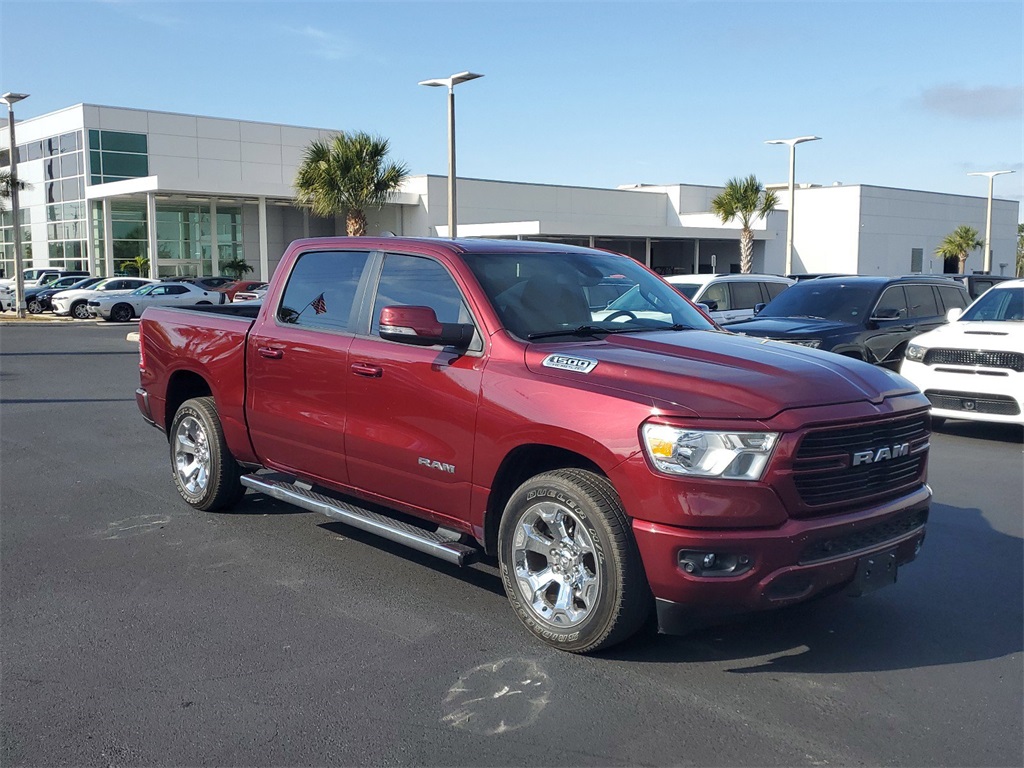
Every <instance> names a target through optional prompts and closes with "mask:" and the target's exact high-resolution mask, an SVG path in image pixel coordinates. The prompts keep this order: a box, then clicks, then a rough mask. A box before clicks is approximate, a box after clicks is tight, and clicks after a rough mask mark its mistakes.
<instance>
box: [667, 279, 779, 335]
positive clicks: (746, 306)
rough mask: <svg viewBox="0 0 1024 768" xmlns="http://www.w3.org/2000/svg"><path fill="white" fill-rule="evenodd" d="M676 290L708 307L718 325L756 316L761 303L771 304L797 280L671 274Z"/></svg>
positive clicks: (695, 302)
mask: <svg viewBox="0 0 1024 768" xmlns="http://www.w3.org/2000/svg"><path fill="white" fill-rule="evenodd" d="M665 279H666V280H667V281H668V282H669V283H671V285H672V287H673V288H675V289H676V290H677V291H679V292H680V293H681V294H683V295H684V296H685V297H686V298H688V299H689V300H690V301H692V302H693V303H694V304H704V305H705V306H706V307H707V308H708V309H709V310H710V314H711V317H712V318H713V319H714V321H715V322H716V323H732V322H735V321H736V320H746V319H747V318H750V317H753V316H754V312H755V308H756V307H757V305H758V304H767V303H768V302H769V301H771V300H772V299H774V298H775V297H776V296H778V295H779V294H780V293H782V292H783V291H784V290H786V289H787V288H789V286H791V285H793V284H794V283H795V282H796V280H791V279H789V278H788V277H781V276H780V275H743V274H729V275H669V276H668V277H666V278H665Z"/></svg>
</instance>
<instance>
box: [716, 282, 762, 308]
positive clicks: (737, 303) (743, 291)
mask: <svg viewBox="0 0 1024 768" xmlns="http://www.w3.org/2000/svg"><path fill="white" fill-rule="evenodd" d="M730 288H731V290H732V307H731V309H753V308H754V307H755V306H756V305H758V304H760V303H762V302H763V301H764V297H763V296H762V295H761V283H759V282H756V281H754V280H750V281H742V282H735V283H730ZM719 309H721V307H719Z"/></svg>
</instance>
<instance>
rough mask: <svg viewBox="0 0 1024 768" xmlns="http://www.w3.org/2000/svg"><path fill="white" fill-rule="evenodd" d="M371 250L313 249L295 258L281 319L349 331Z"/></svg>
mask: <svg viewBox="0 0 1024 768" xmlns="http://www.w3.org/2000/svg"><path fill="white" fill-rule="evenodd" d="M369 258H370V254H369V252H367V251H311V252H309V253H303V254H302V255H301V256H299V258H298V260H297V261H296V262H295V267H294V268H293V269H292V273H291V275H289V276H288V284H287V285H285V288H284V294H283V295H282V297H281V304H280V306H279V307H278V309H277V320H278V322H280V323H288V324H289V325H300V326H304V327H308V328H322V329H325V330H331V331H348V330H350V329H351V328H352V318H353V314H354V312H353V305H354V303H355V298H356V291H357V290H358V288H359V281H360V279H361V277H362V274H363V269H364V268H365V267H366V263H367V261H368V260H369Z"/></svg>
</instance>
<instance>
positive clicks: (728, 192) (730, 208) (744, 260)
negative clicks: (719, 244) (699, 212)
mask: <svg viewBox="0 0 1024 768" xmlns="http://www.w3.org/2000/svg"><path fill="white" fill-rule="evenodd" d="M778 204H779V197H778V195H776V194H775V193H774V192H773V191H771V190H766V189H765V188H764V186H762V184H761V182H760V181H758V180H757V177H756V176H754V175H750V176H747V178H745V179H729V181H728V183H726V185H725V190H724V191H723V192H722V194H720V195H718V197H716V198H715V199H714V200H712V201H711V211H712V212H713V213H715V214H716V215H717V216H718V218H720V219H721V220H722V223H723V224H728V223H729V222H730V221H732V220H733V219H735V218H739V220H740V225H741V227H742V228H741V229H740V271H741V272H743V273H744V274H749V272H750V270H751V269H752V268H753V266H754V233H753V231H752V230H751V229H750V222H751V220H752V219H753V218H754V217H755V216H756V217H757V218H764V217H765V216H767V215H768V214H769V213H771V212H772V211H774V210H775V208H776V207H777V206H778Z"/></svg>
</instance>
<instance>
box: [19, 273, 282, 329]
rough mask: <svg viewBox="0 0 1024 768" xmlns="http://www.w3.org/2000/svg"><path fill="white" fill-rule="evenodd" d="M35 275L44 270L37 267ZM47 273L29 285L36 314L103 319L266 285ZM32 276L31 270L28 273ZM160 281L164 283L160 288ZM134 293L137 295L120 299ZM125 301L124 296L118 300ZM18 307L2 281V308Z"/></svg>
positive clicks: (219, 298) (225, 298) (225, 297)
mask: <svg viewBox="0 0 1024 768" xmlns="http://www.w3.org/2000/svg"><path fill="white" fill-rule="evenodd" d="M29 272H30V273H36V272H42V270H31V271H29ZM56 272H57V270H51V271H47V274H46V275H45V277H46V280H47V282H46V283H44V284H39V285H31V284H29V283H26V288H25V307H26V309H27V310H28V312H29V313H30V314H33V315H38V314H41V313H43V312H53V313H54V314H55V315H58V316H64V315H67V316H70V317H73V318H75V319H78V320H86V319H89V318H94V317H102V318H103V319H105V320H120V321H125V320H130V319H132V318H133V317H138V316H139V315H141V314H142V312H143V311H144V310H145V308H146V307H147V306H153V305H156V304H159V305H161V306H181V305H189V304H223V303H225V302H229V301H231V300H232V299H233V298H234V296H235V295H236V294H238V293H243V295H244V292H246V291H253V290H258V289H260V288H264V287H265V286H266V283H265V282H263V281H261V280H235V279H234V278H230V277H179V278H163V279H161V280H151V279H149V278H145V277H121V276H118V277H110V278H103V277H89V276H88V275H87V274H86V273H84V272H68V273H67V274H65V275H62V276H57V275H55V274H53V273H56ZM27 274H28V273H27ZM154 284H158V285H160V286H162V287H161V288H160V289H159V290H158V289H154V288H152V286H153V285H154ZM128 294H130V295H131V296H132V298H130V299H128V298H123V299H122V298H120V297H124V296H126V295H128ZM117 299H120V300H117ZM15 309H16V306H15V295H14V288H13V286H12V285H7V284H5V283H0V310H2V311H4V312H7V311H13V310H15Z"/></svg>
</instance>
